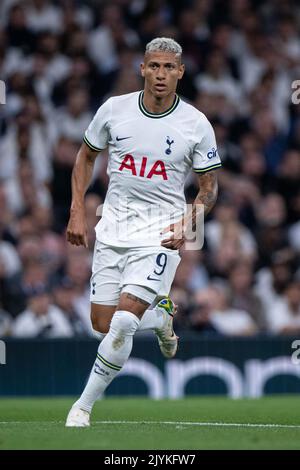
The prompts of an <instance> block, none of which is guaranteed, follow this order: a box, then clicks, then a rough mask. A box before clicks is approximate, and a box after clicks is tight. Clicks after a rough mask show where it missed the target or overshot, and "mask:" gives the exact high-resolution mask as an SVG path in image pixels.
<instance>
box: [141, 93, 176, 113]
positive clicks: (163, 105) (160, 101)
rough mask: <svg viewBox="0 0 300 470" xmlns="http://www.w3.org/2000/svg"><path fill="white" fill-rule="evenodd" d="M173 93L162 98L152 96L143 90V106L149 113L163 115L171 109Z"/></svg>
mask: <svg viewBox="0 0 300 470" xmlns="http://www.w3.org/2000/svg"><path fill="white" fill-rule="evenodd" d="M175 96H176V94H175V92H172V93H170V94H169V95H167V96H164V97H163V98H159V97H156V96H154V95H153V94H152V93H151V92H150V91H149V90H147V89H145V90H144V97H143V104H144V106H145V108H146V109H147V111H149V112H150V113H157V114H160V113H164V112H165V111H167V109H169V108H171V106H172V104H173V103H174V99H175Z"/></svg>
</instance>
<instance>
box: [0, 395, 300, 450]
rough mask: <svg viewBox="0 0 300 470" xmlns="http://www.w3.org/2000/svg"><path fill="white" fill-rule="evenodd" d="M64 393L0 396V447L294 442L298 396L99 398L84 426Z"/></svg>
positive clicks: (283, 445) (299, 441) (269, 445)
mask: <svg viewBox="0 0 300 470" xmlns="http://www.w3.org/2000/svg"><path fill="white" fill-rule="evenodd" d="M72 402H73V400H72V399H65V398H63V399H62V398H58V399H57V398H53V399H35V398H32V399H0V449H106V450H107V449H118V450H123V449H131V450H132V449H157V450H159V449H172V450H175V449H300V398H298V397H295V396H289V397H287V396H285V397H276V398H275V397H268V398H263V399H259V400H230V399H226V398H219V397H218V398H187V399H184V400H177V401H170V400H162V401H153V400H150V399H141V398H131V399H128V398H123V399H120V398H118V399H116V398H114V399H112V398H111V399H104V400H102V401H99V402H97V403H96V405H95V408H94V411H93V416H92V426H91V428H84V429H78V428H77V429H72V428H71V429H70V428H65V427H64V420H65V417H66V415H67V412H68V410H69V407H70V405H71V404H72Z"/></svg>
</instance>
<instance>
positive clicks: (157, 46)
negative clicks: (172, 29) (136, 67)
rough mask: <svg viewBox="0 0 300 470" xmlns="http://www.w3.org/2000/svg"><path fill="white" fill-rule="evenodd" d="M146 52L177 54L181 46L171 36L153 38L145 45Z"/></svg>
mask: <svg viewBox="0 0 300 470" xmlns="http://www.w3.org/2000/svg"><path fill="white" fill-rule="evenodd" d="M147 52H172V53H174V54H176V55H178V56H181V54H182V47H181V46H180V44H178V42H176V41H174V39H171V38H155V39H152V41H150V42H148V44H147V45H146V53H147Z"/></svg>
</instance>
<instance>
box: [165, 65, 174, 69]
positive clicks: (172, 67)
mask: <svg viewBox="0 0 300 470" xmlns="http://www.w3.org/2000/svg"><path fill="white" fill-rule="evenodd" d="M166 68H167V69H168V70H173V69H174V68H175V66H174V65H173V64H167V65H166Z"/></svg>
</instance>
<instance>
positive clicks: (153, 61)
mask: <svg viewBox="0 0 300 470" xmlns="http://www.w3.org/2000/svg"><path fill="white" fill-rule="evenodd" d="M149 64H151V65H165V66H166V65H176V62H165V63H163V64H160V63H159V62H155V60H150V62H149Z"/></svg>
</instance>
